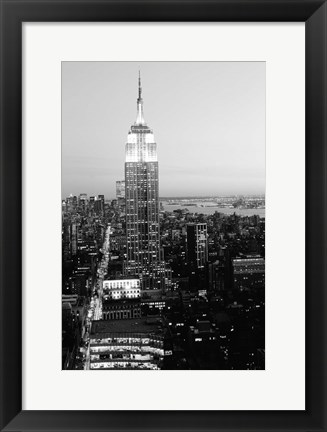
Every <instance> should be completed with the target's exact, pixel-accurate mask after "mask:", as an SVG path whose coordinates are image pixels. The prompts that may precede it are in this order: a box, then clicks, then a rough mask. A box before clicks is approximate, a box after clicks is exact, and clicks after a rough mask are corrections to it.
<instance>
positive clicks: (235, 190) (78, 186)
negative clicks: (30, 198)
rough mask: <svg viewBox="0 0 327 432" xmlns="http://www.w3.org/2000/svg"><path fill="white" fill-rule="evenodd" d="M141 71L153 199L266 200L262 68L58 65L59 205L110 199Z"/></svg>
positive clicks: (244, 65) (256, 64)
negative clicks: (152, 152) (154, 148)
mask: <svg viewBox="0 0 327 432" xmlns="http://www.w3.org/2000/svg"><path fill="white" fill-rule="evenodd" d="M139 69H141V73H142V81H143V83H142V85H143V93H144V97H145V99H146V106H145V113H146V114H145V115H146V117H147V119H148V122H149V124H151V126H152V127H153V129H154V130H155V131H156V142H157V143H158V153H159V157H160V161H161V163H160V170H159V182H160V196H161V197H184V196H185V197H187V196H227V195H264V193H265V64H264V63H260V62H244V63H240V62H232V63H230V62H219V63H218V62H217V63H211V62H210V63H203V62H201V63H193V62H185V63H179V62H173V63H169V62H138V63H132V62H108V63H106V62H99V63H97V62H63V64H62V84H63V88H62V197H63V198H64V197H66V196H69V195H70V194H73V195H79V194H80V193H86V194H88V196H92V195H98V194H99V193H100V194H104V195H105V196H106V198H114V197H115V187H116V181H117V180H123V178H124V173H123V169H122V166H123V163H124V150H123V149H124V143H125V137H124V134H123V133H122V132H121V131H122V130H123V131H124V130H125V131H126V133H127V131H128V127H129V124H130V123H131V122H132V121H133V120H134V115H135V104H134V103H133V100H135V98H134V97H133V96H136V90H135V88H136V85H135V84H136V80H137V76H138V70H139ZM159 71H160V73H159ZM182 77H183V80H182V79H181V78H182ZM217 118H218V120H217ZM190 125H195V126H194V127H192V129H191V128H190ZM199 142H200V144H198V143H199ZM199 160H200V162H199Z"/></svg>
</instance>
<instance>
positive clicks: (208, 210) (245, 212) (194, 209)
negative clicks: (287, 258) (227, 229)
mask: <svg viewBox="0 0 327 432" xmlns="http://www.w3.org/2000/svg"><path fill="white" fill-rule="evenodd" d="M162 204H163V208H164V210H165V211H170V212H173V211H174V210H178V209H185V208H186V209H188V211H189V212H190V213H203V214H206V215H211V214H214V213H215V212H218V213H224V214H227V215H231V214H233V213H236V214H238V215H240V216H253V215H258V216H260V217H265V214H266V210H265V209H262V208H260V209H239V208H235V209H234V208H228V207H218V206H217V207H215V206H208V207H200V204H201V203H199V206H188V205H179V204H173V205H169V204H167V202H166V201H162Z"/></svg>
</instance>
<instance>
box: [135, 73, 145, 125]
mask: <svg viewBox="0 0 327 432" xmlns="http://www.w3.org/2000/svg"><path fill="white" fill-rule="evenodd" d="M135 124H136V125H144V124H145V121H144V117H143V99H142V87H141V72H140V71H139V97H138V98H137V117H136V122H135Z"/></svg>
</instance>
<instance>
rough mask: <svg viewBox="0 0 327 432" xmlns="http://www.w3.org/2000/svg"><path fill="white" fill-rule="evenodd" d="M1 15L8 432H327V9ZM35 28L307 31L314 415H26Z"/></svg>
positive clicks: (322, 4) (169, 6)
mask: <svg viewBox="0 0 327 432" xmlns="http://www.w3.org/2000/svg"><path fill="white" fill-rule="evenodd" d="M0 5H1V89H0V92H1V93H0V94H1V155H0V161H1V169H0V178H1V206H0V209H1V211H0V216H1V224H0V227H1V237H0V238H1V249H0V254H1V255H0V258H1V259H0V265H1V268H0V277H1V291H0V293H1V297H0V303H1V304H0V306H1V315H0V323H1V341H0V350H1V351H0V385H1V393H0V396H1V400H0V429H1V430H2V431H34V430H35V431H36V430H42V431H46V430H51V431H70V430H80V431H91V430H92V431H100V430H101V431H124V430H126V431H148V430H149V431H150V430H151V431H177V430H180V431H213V430H217V431H224V430H229V431H245V430H253V431H255V430H257V431H259V430H261V431H263V430H269V431H282V430H292V431H326V430H327V421H326V416H327V397H326V394H327V392H326V391H327V367H326V364H327V356H326V349H327V343H326V342H327V341H326V334H327V332H326V329H327V318H326V317H327V296H326V291H325V290H326V216H327V214H326V204H327V201H326V155H327V151H326V150H327V147H326V136H327V135H326V132H327V131H326V101H327V98H326V96H327V92H326V85H327V78H326V77H327V74H326V72H327V71H326V61H327V52H326V42H327V40H326V34H327V6H326V1H322V0H176V1H164V0H159V1H152V0H134V1H132V0H127V1H126V0H120V1H114V0H101V1H98V0H94V1H92V0H66V1H61V0H49V1H48V0H18V1H17V0H0ZM28 21H31V22H38V21H42V22H48V21H49V22H55V21H58V22H68V21H71V22H74V21H85V22H97V21H102V22H103V21H154V22H159V21H170V22H173V21H174V22H177V21H201V22H208V21H225V22H228V21H233V22H236V21H238V22H239V21H252V22H255V21H268V22H281V21H283V22H287V21H291V22H293V21H297V22H305V28H306V36H305V44H306V46H305V49H306V61H305V68H306V70H305V73H306V89H305V96H306V125H305V126H306V167H305V169H306V191H305V193H306V214H305V217H306V229H305V242H306V269H305V270H306V277H305V283H306V332H305V335H303V337H306V409H305V411H124V412H122V411H22V325H23V323H22V314H21V311H22V252H21V251H22V181H23V178H22V23H23V22H28ZM294 158H295V159H296V155H294ZM290 172H291V167H290ZM303 235H304V233H303ZM294 361H296V359H294ZM208 385H210V383H208ZM49 390H50V389H49ZM281 391H283V390H282V389H281ZM58 397H60V395H58Z"/></svg>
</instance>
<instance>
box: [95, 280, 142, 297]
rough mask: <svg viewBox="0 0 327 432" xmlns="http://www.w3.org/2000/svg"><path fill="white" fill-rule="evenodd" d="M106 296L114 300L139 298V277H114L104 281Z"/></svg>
mask: <svg viewBox="0 0 327 432" xmlns="http://www.w3.org/2000/svg"><path fill="white" fill-rule="evenodd" d="M103 294H104V298H110V299H113V300H120V299H131V298H138V297H140V296H141V288H140V281H139V279H122V280H121V279H114V280H105V281H103Z"/></svg>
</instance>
